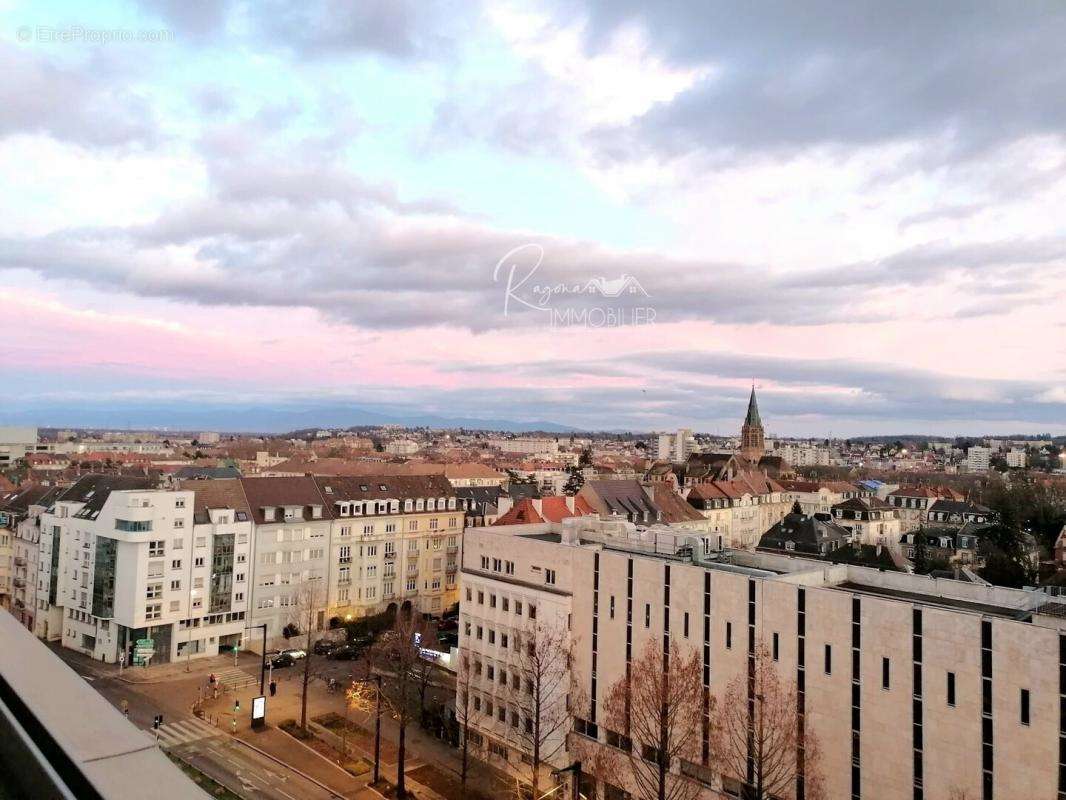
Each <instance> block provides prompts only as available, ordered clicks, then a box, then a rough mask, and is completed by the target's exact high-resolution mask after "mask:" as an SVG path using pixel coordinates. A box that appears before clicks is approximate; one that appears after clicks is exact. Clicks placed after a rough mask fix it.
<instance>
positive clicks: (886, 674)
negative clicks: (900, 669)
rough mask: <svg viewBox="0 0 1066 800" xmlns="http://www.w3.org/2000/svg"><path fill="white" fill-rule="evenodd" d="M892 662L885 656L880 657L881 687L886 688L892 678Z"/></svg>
mask: <svg viewBox="0 0 1066 800" xmlns="http://www.w3.org/2000/svg"><path fill="white" fill-rule="evenodd" d="M891 672H892V664H891V662H890V661H889V660H888V659H887V658H882V659H881V688H882V689H887V688H889V685H890V684H891V680H892V675H891Z"/></svg>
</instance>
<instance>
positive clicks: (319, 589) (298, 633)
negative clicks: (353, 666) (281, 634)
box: [285, 579, 325, 731]
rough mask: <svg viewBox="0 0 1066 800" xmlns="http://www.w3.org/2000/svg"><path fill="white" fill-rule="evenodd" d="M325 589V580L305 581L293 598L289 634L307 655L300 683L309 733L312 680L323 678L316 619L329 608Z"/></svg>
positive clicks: (303, 725) (302, 716) (304, 726)
mask: <svg viewBox="0 0 1066 800" xmlns="http://www.w3.org/2000/svg"><path fill="white" fill-rule="evenodd" d="M324 601H325V585H324V582H323V581H322V579H312V580H307V581H304V582H303V583H302V584H301V585H300V587H299V589H298V590H297V591H296V593H295V594H294V595H293V604H292V612H291V614H290V616H289V620H290V621H289V624H288V625H286V626H285V630H286V631H288V632H293V633H294V636H292V637H288V636H287V637H286V638H297V639H298V640H302V643H303V646H302V647H301V648H300V649H301V650H303V651H304V652H305V653H306V655H305V656H304V657H303V658H302V659H301V660H300V665H301V667H302V675H301V679H300V681H301V682H300V727H301V728H302V729H303V730H305V731H306V730H307V689H308V687H309V686H310V684H311V681H312V679H314V678H318V677H320V676H321V667H322V664H321V662H320V661H319V658H320V657H319V656H317V655H315V650H314V646H315V643H316V642H317V641H318V640H319V639H320V638H322V632H321V631H316V630H315V627H316V626H315V616H316V614H317V612H319V611H321V610H322V609H323V607H324V605H325V603H324Z"/></svg>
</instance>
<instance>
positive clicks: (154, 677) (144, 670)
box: [108, 653, 261, 683]
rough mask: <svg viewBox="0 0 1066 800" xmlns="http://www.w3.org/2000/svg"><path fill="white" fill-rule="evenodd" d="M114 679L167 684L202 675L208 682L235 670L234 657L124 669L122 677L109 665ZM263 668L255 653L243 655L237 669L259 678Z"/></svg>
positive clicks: (198, 659) (221, 656) (195, 659)
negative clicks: (218, 674)
mask: <svg viewBox="0 0 1066 800" xmlns="http://www.w3.org/2000/svg"><path fill="white" fill-rule="evenodd" d="M108 666H109V667H110V670H111V674H112V676H113V677H115V678H118V679H119V680H122V681H125V682H126V683H166V682H168V681H174V680H180V679H181V678H183V677H189V676H194V675H202V676H203V677H204V679H205V680H206V678H207V676H208V675H210V674H211V673H212V672H216V673H217V672H221V671H222V670H224V669H232V668H233V656H232V655H220V656H210V657H208V658H194V659H192V660H191V661H189V662H188V663H186V662H184V661H180V662H172V663H169V664H154V665H151V666H148V667H124V668H123V669H122V674H121V676H120V675H119V669H118V667H117V666H114V665H108ZM260 666H261V661H260V656H257V655H255V654H254V653H241V655H240V658H238V660H237V667H238V668H239V669H243V670H244V671H245V672H247V673H248V675H249V677H250V678H252V677H254V678H257V679H258V677H259V669H260Z"/></svg>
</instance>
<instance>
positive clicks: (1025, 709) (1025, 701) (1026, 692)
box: [1021, 689, 1029, 725]
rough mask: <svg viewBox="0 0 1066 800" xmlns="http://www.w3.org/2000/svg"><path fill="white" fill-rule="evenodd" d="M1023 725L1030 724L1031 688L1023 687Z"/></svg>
mask: <svg viewBox="0 0 1066 800" xmlns="http://www.w3.org/2000/svg"><path fill="white" fill-rule="evenodd" d="M1021 710H1022V725H1028V724H1029V690H1028V689H1022V709H1021Z"/></svg>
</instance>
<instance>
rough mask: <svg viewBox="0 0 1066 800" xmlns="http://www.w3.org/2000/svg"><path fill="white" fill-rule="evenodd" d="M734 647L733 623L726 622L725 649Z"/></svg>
mask: <svg viewBox="0 0 1066 800" xmlns="http://www.w3.org/2000/svg"><path fill="white" fill-rule="evenodd" d="M732 647H733V623H732V622H727V623H726V624H725V649H726V650H730V649H732Z"/></svg>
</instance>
